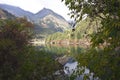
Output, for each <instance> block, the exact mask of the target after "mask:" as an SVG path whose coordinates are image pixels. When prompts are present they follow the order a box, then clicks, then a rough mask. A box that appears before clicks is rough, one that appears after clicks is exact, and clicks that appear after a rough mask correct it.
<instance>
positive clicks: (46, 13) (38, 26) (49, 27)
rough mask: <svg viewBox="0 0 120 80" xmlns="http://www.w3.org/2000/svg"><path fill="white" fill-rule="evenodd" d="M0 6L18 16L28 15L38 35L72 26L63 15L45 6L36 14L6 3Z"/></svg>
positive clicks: (61, 30)
mask: <svg viewBox="0 0 120 80" xmlns="http://www.w3.org/2000/svg"><path fill="white" fill-rule="evenodd" d="M0 8H2V9H3V10H6V11H8V12H9V13H11V14H13V15H15V16H16V17H26V18H27V19H28V21H31V22H32V23H34V25H35V33H36V34H38V35H39V34H40V35H48V34H52V33H55V32H58V31H60V32H63V31H64V30H67V29H69V28H70V25H69V24H68V22H67V21H66V20H65V19H64V18H63V17H62V16H61V15H59V14H57V13H55V12H54V11H52V10H50V9H47V8H43V9H42V10H40V11H39V12H38V13H36V14H33V13H31V12H29V11H25V10H23V9H21V8H19V7H15V6H11V5H6V4H0Z"/></svg>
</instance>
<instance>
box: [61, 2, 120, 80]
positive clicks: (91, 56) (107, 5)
mask: <svg viewBox="0 0 120 80" xmlns="http://www.w3.org/2000/svg"><path fill="white" fill-rule="evenodd" d="M62 1H64V3H65V4H66V6H67V7H68V8H69V10H71V13H70V15H71V17H73V18H75V21H77V22H80V21H81V20H82V17H83V16H84V15H85V14H87V17H89V18H90V19H91V22H94V21H96V22H97V20H98V19H99V20H100V24H98V26H99V27H97V26H96V28H97V29H96V31H95V32H94V33H93V34H92V35H91V43H92V45H91V46H92V48H91V49H90V50H89V51H87V52H86V53H84V54H81V55H80V56H79V57H78V58H79V63H80V64H81V65H82V66H87V67H88V68H89V69H90V70H91V71H92V72H94V73H95V76H97V77H100V79H101V80H116V79H119V76H120V73H119V72H120V70H119V69H118V68H119V67H120V65H119V62H120V56H119V53H120V0H62Z"/></svg>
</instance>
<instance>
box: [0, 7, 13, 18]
mask: <svg viewBox="0 0 120 80" xmlns="http://www.w3.org/2000/svg"><path fill="white" fill-rule="evenodd" d="M14 18H15V16H14V15H12V14H10V13H8V12H7V11H5V10H3V9H1V8H0V19H14Z"/></svg>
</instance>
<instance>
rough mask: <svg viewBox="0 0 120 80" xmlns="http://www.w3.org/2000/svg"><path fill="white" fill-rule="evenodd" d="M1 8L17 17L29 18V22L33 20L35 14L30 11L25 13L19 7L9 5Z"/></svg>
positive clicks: (2, 5) (0, 5) (0, 6)
mask: <svg viewBox="0 0 120 80" xmlns="http://www.w3.org/2000/svg"><path fill="white" fill-rule="evenodd" d="M0 8H1V9H3V10H6V11H8V12H9V13H11V14H13V15H15V16H16V17H27V19H28V20H31V19H32V18H33V17H32V16H33V15H34V14H33V13H31V12H29V11H25V10H23V9H21V8H19V7H15V6H11V5H7V4H0Z"/></svg>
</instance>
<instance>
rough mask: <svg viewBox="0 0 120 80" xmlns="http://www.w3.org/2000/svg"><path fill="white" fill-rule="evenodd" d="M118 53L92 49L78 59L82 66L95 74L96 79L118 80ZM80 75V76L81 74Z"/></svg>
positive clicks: (119, 71) (119, 73)
mask: <svg viewBox="0 0 120 80" xmlns="http://www.w3.org/2000/svg"><path fill="white" fill-rule="evenodd" d="M119 57H120V55H119V54H118V52H114V51H113V50H111V51H109V52H108V51H106V52H105V51H104V50H98V49H92V50H89V51H87V52H86V53H83V54H79V56H77V57H76V59H77V60H78V61H79V63H80V66H86V67H87V68H89V69H90V72H93V73H94V78H95V77H99V78H100V80H117V79H119V76H120V69H119V66H120V65H119V61H120V58H119ZM79 75H80V74H79Z"/></svg>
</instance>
